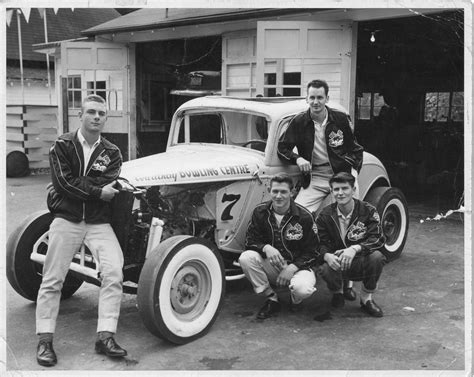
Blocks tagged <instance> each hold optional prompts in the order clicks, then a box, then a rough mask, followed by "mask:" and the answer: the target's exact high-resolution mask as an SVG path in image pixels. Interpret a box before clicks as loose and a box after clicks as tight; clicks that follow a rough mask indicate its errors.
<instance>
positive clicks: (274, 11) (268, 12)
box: [81, 8, 333, 37]
mask: <svg viewBox="0 0 474 377" xmlns="http://www.w3.org/2000/svg"><path fill="white" fill-rule="evenodd" d="M330 9H333V8H320V9H314V8H284V9H281V8H260V9H251V10H246V11H238V12H229V13H220V14H211V15H208V16H198V17H190V18H185V19H178V20H172V21H168V22H163V21H159V22H155V23H151V24H147V25H139V26H127V27H123V28H117V27H110V28H104V29H101V30H95V29H97V28H98V27H100V25H98V26H94V27H92V28H89V29H86V30H83V31H82V32H81V34H82V35H86V36H89V37H91V36H96V35H101V34H109V33H122V32H131V31H145V30H151V29H166V28H170V27H178V26H189V25H195V24H209V23H213V22H216V21H219V22H221V21H239V20H248V19H249V17H250V18H259V17H262V16H264V17H271V16H279V15H286V14H294V13H305V12H311V13H314V12H315V11H316V12H322V11H325V10H330ZM122 17H126V16H122Z"/></svg>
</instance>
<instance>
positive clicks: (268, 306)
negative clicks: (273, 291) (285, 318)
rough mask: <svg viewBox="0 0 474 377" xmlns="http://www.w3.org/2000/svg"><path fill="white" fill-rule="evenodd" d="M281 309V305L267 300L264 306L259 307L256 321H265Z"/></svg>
mask: <svg viewBox="0 0 474 377" xmlns="http://www.w3.org/2000/svg"><path fill="white" fill-rule="evenodd" d="M280 309H281V304H280V303H279V302H278V301H275V300H267V301H265V305H263V306H262V307H261V309H260V310H259V311H258V314H257V319H267V318H269V317H271V316H272V315H273V314H275V313H277V312H279V311H280Z"/></svg>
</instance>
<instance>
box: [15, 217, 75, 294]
mask: <svg viewBox="0 0 474 377" xmlns="http://www.w3.org/2000/svg"><path fill="white" fill-rule="evenodd" d="M52 221H53V216H52V215H51V213H49V212H38V213H34V214H32V215H31V216H30V217H28V218H26V219H25V220H24V221H23V223H21V224H20V226H18V227H17V228H16V229H15V230H14V231H13V232H12V233H11V234H10V237H8V241H7V253H6V254H7V258H6V259H7V278H8V281H9V282H10V285H11V286H12V287H13V289H14V290H15V291H16V292H17V293H19V294H20V295H21V296H23V297H24V298H26V299H28V300H31V301H36V297H37V296H38V290H39V288H40V285H41V280H42V271H43V266H42V265H40V264H38V263H35V262H33V261H32V260H31V259H30V256H31V253H32V252H33V248H34V246H35V244H36V243H37V241H39V240H41V242H38V245H37V252H38V253H40V254H46V252H47V250H48V237H47V235H46V232H47V231H48V230H49V226H50V225H51V223H52ZM82 282H83V281H82V280H81V279H78V278H76V277H74V276H72V275H71V274H70V273H68V274H67V275H66V279H65V280H64V284H63V288H62V290H61V298H62V299H63V300H64V299H67V298H69V297H71V296H72V295H73V294H74V292H76V291H77V290H78V289H79V287H80V286H81V285H82Z"/></svg>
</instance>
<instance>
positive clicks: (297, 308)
mask: <svg viewBox="0 0 474 377" xmlns="http://www.w3.org/2000/svg"><path fill="white" fill-rule="evenodd" d="M288 309H289V310H290V312H291V313H299V312H301V311H302V310H303V303H302V302H300V303H299V304H295V303H293V302H291V303H290V306H289V308H288Z"/></svg>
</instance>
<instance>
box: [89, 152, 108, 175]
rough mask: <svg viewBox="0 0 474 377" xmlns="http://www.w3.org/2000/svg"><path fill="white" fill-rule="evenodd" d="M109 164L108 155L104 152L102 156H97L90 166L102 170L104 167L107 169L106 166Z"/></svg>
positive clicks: (92, 168)
mask: <svg viewBox="0 0 474 377" xmlns="http://www.w3.org/2000/svg"><path fill="white" fill-rule="evenodd" d="M109 164H110V157H109V156H107V155H106V154H104V155H103V156H99V157H97V158H96V160H95V161H94V163H93V164H92V166H91V170H96V171H100V172H103V171H104V170H105V169H107V166H109Z"/></svg>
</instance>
